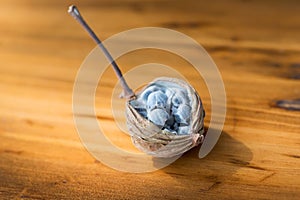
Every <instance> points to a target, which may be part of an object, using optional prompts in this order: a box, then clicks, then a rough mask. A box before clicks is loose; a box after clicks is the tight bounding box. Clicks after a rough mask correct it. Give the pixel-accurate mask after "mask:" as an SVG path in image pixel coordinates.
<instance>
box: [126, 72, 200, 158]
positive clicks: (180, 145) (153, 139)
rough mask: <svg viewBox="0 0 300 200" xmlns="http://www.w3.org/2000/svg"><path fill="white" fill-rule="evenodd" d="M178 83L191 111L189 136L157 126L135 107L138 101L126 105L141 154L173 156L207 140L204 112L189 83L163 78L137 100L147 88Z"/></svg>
mask: <svg viewBox="0 0 300 200" xmlns="http://www.w3.org/2000/svg"><path fill="white" fill-rule="evenodd" d="M168 84H173V85H174V84H175V85H177V86H178V87H180V88H181V89H182V90H184V91H185V92H186V93H187V96H188V99H189V106H190V107H191V111H190V120H189V122H190V129H189V132H188V133H187V134H183V135H179V134H174V132H171V131H169V130H167V129H162V128H161V127H158V126H157V125H155V124H154V123H152V122H151V121H149V120H148V119H146V118H145V117H144V116H142V115H141V114H140V113H139V112H138V111H137V109H136V108H135V107H134V106H133V105H134V101H136V99H130V100H128V101H127V102H126V118H127V126H128V129H129V133H130V135H131V138H132V141H133V144H134V145H135V146H136V147H137V148H138V149H139V150H141V151H143V152H145V153H147V154H149V155H153V156H155V157H173V156H176V155H180V154H182V153H184V152H186V151H188V150H189V149H191V148H193V147H195V146H197V145H199V144H200V143H202V142H203V140H204V135H203V134H204V115H205V114H204V109H203V107H202V102H201V99H200V97H199V95H198V94H197V92H196V91H195V89H194V88H193V87H192V86H191V85H189V84H188V83H187V82H185V81H183V80H180V79H176V78H168V77H160V78H157V79H155V80H154V81H153V82H151V83H150V84H148V85H147V86H146V87H145V88H144V89H143V90H142V91H141V92H139V93H138V94H137V98H139V95H141V94H142V92H143V91H145V90H146V89H147V88H149V87H151V86H153V85H168Z"/></svg>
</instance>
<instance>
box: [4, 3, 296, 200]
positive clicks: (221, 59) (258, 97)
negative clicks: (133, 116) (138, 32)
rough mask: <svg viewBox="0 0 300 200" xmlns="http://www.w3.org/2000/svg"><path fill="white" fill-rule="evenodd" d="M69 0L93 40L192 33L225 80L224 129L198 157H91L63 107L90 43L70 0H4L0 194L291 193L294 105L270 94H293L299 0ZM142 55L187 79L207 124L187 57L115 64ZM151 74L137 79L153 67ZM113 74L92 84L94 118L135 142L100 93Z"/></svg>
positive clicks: (156, 54) (107, 89)
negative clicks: (113, 164)
mask: <svg viewBox="0 0 300 200" xmlns="http://www.w3.org/2000/svg"><path fill="white" fill-rule="evenodd" d="M75 2H77V5H78V7H80V8H81V11H82V13H83V14H84V16H85V17H86V19H87V20H88V21H89V22H90V24H91V26H92V27H93V28H95V31H96V32H97V33H101V38H103V39H105V38H107V37H109V36H111V35H113V34H116V33H118V32H120V31H124V30H127V29H130V28H136V27H144V26H159V27H166V28H172V29H175V30H178V31H181V32H183V33H185V34H187V35H189V36H191V37H192V38H194V39H196V40H197V41H198V42H199V43H200V44H202V45H203V46H204V47H205V48H206V49H207V51H208V53H209V54H210V55H211V56H212V58H213V59H214V60H215V62H216V64H217V65H218V67H219V70H220V73H221V74H222V77H223V79H224V84H225V88H226V93H227V115H226V123H225V126H224V130H223V133H222V136H221V138H220V140H219V142H218V144H217V145H216V147H215V148H214V150H213V151H212V152H211V153H210V154H209V155H208V156H207V157H206V158H204V159H201V160H199V159H198V158H197V154H198V150H199V148H195V149H192V150H191V151H189V152H187V153H186V154H184V155H183V156H182V157H181V158H180V159H178V160H177V161H176V162H174V163H172V164H171V165H169V166H168V167H166V168H163V169H161V170H158V171H155V172H151V173H144V174H131V173H124V172H119V171H116V170H113V169H111V168H109V167H107V166H105V165H104V164H102V163H100V162H99V161H97V160H95V159H94V158H93V157H92V156H91V155H90V154H89V153H88V152H87V151H86V150H85V148H84V146H83V145H82V143H81V142H80V138H79V136H78V134H77V132H76V129H75V125H74V122H73V118H72V89H73V82H74V80H75V77H76V73H77V70H78V69H79V66H80V65H81V63H82V61H83V59H84V58H85V56H86V55H87V54H88V53H89V52H90V51H91V50H92V48H94V44H93V42H92V41H91V40H90V39H89V38H88V36H87V34H86V33H85V32H84V31H83V30H81V28H80V27H79V26H78V24H77V23H75V22H74V20H73V19H72V18H71V17H70V16H68V14H67V13H66V10H67V7H68V4H69V2H65V1H58V0H56V1H47V0H45V1H43V2H41V1H38V0H26V1H25V0H18V1H17V0H2V1H1V7H0V25H1V30H0V38H1V40H0V59H1V62H0V91H1V93H0V198H1V199H12V198H29V199H54V198H56V199H64V198H70V199H73V198H83V199H85V198H88V199H91V198H98V199H99V198H101V199H154V198H157V199H220V198H222V199H232V198H234V199H246V198H247V199H299V198H300V192H299V191H300V148H299V147H300V135H299V133H300V112H299V111H290V110H285V109H281V108H278V107H276V104H275V103H274V102H276V101H277V100H285V99H287V100H292V99H299V95H300V90H299V88H300V82H299V74H300V67H299V66H300V61H299V56H300V24H299V22H300V15H299V14H298V13H299V7H300V4H299V1H296V0H290V1H277V0H276V1H271V0H265V1H258V0H253V1H244V0H243V1H237V0H230V1H218V3H208V2H199V1H192V0H188V1H165V0H145V1H133V0H125V1H115V0H113V1H111V0H104V1H92V0H86V1H75ZM120 45H122V44H120ZM147 62H158V63H166V64H169V65H171V66H172V67H174V68H175V69H177V70H179V71H180V72H181V73H182V74H183V75H184V76H185V77H186V78H188V80H190V82H191V84H192V85H194V86H195V88H196V89H197V91H198V92H199V93H200V95H201V98H202V100H203V103H204V106H205V108H206V111H207V117H206V120H205V124H206V125H208V124H209V118H210V115H211V109H210V96H209V92H208V90H207V88H206V86H205V84H204V82H203V80H202V78H201V77H200V76H199V75H196V73H195V71H194V70H193V69H192V68H191V67H190V65H189V64H188V63H187V62H186V61H184V60H182V59H180V58H178V57H176V56H174V55H172V54H168V53H166V52H161V51H155V50H145V51H137V52H132V53H129V54H127V55H126V56H123V57H121V58H120V59H118V63H119V64H120V66H122V69H123V70H124V71H125V72H127V71H129V70H130V69H131V68H133V67H134V66H136V65H139V64H142V63H147ZM182 69H184V70H182ZM150 73H151V74H143V77H142V78H145V79H147V77H150V76H152V75H155V72H150ZM116 81H117V80H116V78H115V76H114V74H113V71H112V70H110V69H109V70H107V71H106V72H105V74H104V76H103V79H101V83H102V86H101V87H99V88H98V89H97V93H96V112H97V117H98V119H99V120H104V121H105V123H104V125H103V128H104V129H105V130H109V133H108V134H107V135H106V136H107V137H108V138H109V139H110V140H111V142H112V143H113V144H115V145H117V146H119V147H120V148H124V149H128V150H131V151H136V150H135V149H134V147H133V146H132V144H131V142H130V138H129V137H128V136H127V135H125V134H124V133H123V132H122V131H120V130H119V129H118V127H117V126H116V124H115V123H114V121H113V116H112V113H111V110H110V108H111V99H110V97H111V95H112V93H113V88H114V86H115V84H116ZM100 94H105V95H104V96H105V97H104V98H103V95H102V96H101V95H100ZM100 96H101V98H103V99H101V103H99V102H100V101H99V98H100Z"/></svg>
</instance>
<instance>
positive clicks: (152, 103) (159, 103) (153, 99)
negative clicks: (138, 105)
mask: <svg viewBox="0 0 300 200" xmlns="http://www.w3.org/2000/svg"><path fill="white" fill-rule="evenodd" d="M167 100H168V97H167V95H165V94H164V93H163V92H161V91H156V92H152V93H151V94H149V96H148V100H147V109H148V111H150V110H153V109H154V108H166V104H167Z"/></svg>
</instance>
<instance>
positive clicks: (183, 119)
mask: <svg viewBox="0 0 300 200" xmlns="http://www.w3.org/2000/svg"><path fill="white" fill-rule="evenodd" d="M190 115H191V107H190V106H188V105H180V106H179V107H178V109H177V112H176V113H174V116H175V121H176V122H177V123H180V124H186V125H188V120H189V118H190Z"/></svg>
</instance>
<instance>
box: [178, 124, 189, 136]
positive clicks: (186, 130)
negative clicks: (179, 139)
mask: <svg viewBox="0 0 300 200" xmlns="http://www.w3.org/2000/svg"><path fill="white" fill-rule="evenodd" d="M189 129H190V128H189V126H179V127H178V129H177V133H178V135H186V134H188V133H189Z"/></svg>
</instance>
